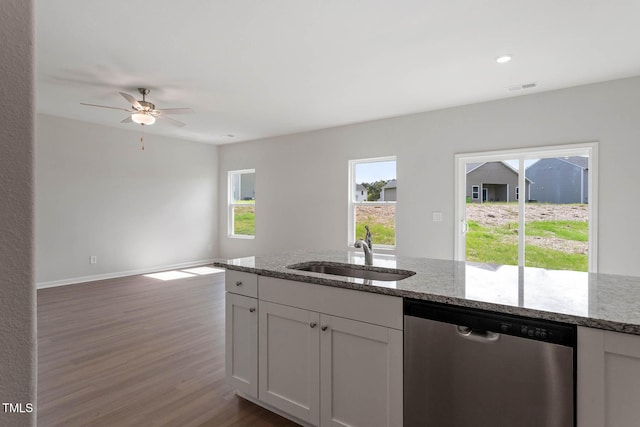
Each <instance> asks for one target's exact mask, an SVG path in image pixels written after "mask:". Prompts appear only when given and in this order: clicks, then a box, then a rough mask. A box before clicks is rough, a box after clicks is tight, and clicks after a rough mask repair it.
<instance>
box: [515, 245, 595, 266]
mask: <svg viewBox="0 0 640 427" xmlns="http://www.w3.org/2000/svg"><path fill="white" fill-rule="evenodd" d="M524 253H525V258H526V266H527V267H540V268H547V269H550V270H574V271H587V270H588V268H589V258H588V257H587V255H585V254H570V253H567V252H562V251H555V250H553V249H544V248H541V247H539V246H534V245H525V247H524Z"/></svg>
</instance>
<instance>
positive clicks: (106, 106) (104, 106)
mask: <svg viewBox="0 0 640 427" xmlns="http://www.w3.org/2000/svg"><path fill="white" fill-rule="evenodd" d="M80 105H88V106H89V107H100V108H110V109H112V110H121V111H126V112H127V113H130V112H131V110H127V109H126V108H121V107H109V106H108V105H98V104H87V103H86V102H81V103H80Z"/></svg>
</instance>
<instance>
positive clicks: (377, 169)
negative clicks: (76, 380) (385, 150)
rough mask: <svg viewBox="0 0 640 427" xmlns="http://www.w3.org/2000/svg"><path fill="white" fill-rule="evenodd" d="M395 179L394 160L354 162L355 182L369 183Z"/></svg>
mask: <svg viewBox="0 0 640 427" xmlns="http://www.w3.org/2000/svg"><path fill="white" fill-rule="evenodd" d="M381 179H382V180H385V181H388V180H390V179H396V161H395V160H389V161H385V162H368V163H357V164H356V183H357V184H362V183H363V182H367V183H371V182H375V181H380V180H381Z"/></svg>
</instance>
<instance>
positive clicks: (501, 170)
mask: <svg viewBox="0 0 640 427" xmlns="http://www.w3.org/2000/svg"><path fill="white" fill-rule="evenodd" d="M491 184H500V186H498V187H497V188H496V187H495V186H493V185H491ZM474 185H477V186H478V187H480V188H479V194H478V199H477V200H473V199H472V200H471V201H472V202H474V203H480V202H482V189H483V188H487V193H488V194H487V201H489V202H506V201H507V198H508V199H509V200H508V201H509V202H515V201H516V187H517V186H518V174H517V173H516V172H514V171H513V169H510V168H509V167H508V166H506V165H505V164H504V163H502V162H487V163H485V164H483V165H481V166H478V167H477V168H476V169H473V170H472V171H471V172H469V173H467V197H472V192H471V190H472V187H473V186H474ZM483 185H484V187H483ZM501 185H507V187H503V186H501ZM507 192H508V193H507ZM527 194H528V193H527Z"/></svg>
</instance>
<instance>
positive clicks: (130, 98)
mask: <svg viewBox="0 0 640 427" xmlns="http://www.w3.org/2000/svg"><path fill="white" fill-rule="evenodd" d="M120 95H122V97H123V98H124V99H126V100H127V101H129V103H130V104H131V106H132V107H133V108H135V109H136V110H142V109H143V108H142V105H140V103H139V102H138V100H137V99H135V98H134V97H133V96H131V95H129V94H128V93H124V92H120Z"/></svg>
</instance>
